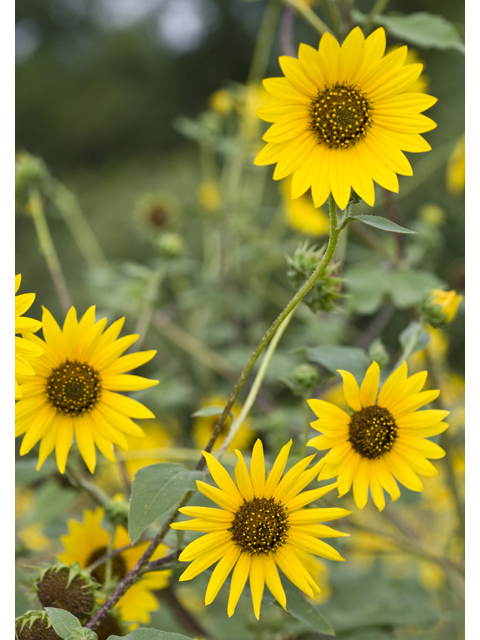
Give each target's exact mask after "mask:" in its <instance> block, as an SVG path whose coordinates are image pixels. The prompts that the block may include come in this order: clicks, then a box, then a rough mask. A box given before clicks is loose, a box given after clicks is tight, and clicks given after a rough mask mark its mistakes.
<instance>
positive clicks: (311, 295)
mask: <svg viewBox="0 0 480 640" xmlns="http://www.w3.org/2000/svg"><path fill="white" fill-rule="evenodd" d="M323 253H324V247H322V248H321V249H318V250H317V249H316V248H315V246H313V247H308V243H307V242H305V244H303V245H300V246H299V247H298V248H297V250H296V251H295V253H294V254H293V257H290V256H287V265H288V270H287V278H288V281H289V283H290V286H291V287H292V289H294V290H295V291H298V290H299V289H300V287H302V286H303V285H304V284H305V282H306V280H308V278H310V276H311V275H312V273H313V272H314V271H315V269H316V268H317V267H318V265H319V264H320V261H321V260H322V257H323ZM342 282H343V278H340V276H339V272H338V264H334V263H333V262H331V263H330V264H329V265H327V268H326V269H325V271H324V273H323V274H322V275H321V276H320V277H319V279H318V280H317V282H316V283H315V284H314V285H313V287H312V288H311V289H310V291H309V292H308V293H307V295H306V296H305V297H304V298H303V302H304V303H305V304H306V305H308V306H309V307H310V309H311V310H312V311H313V312H314V313H317V312H319V311H327V312H329V311H335V310H337V309H338V307H337V305H336V304H335V303H336V301H337V300H338V299H339V298H343V297H344V296H343V295H342V293H341V291H342Z"/></svg>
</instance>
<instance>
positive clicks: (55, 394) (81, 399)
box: [46, 360, 102, 418]
mask: <svg viewBox="0 0 480 640" xmlns="http://www.w3.org/2000/svg"><path fill="white" fill-rule="evenodd" d="M46 390H47V396H48V399H49V400H50V402H51V403H52V404H53V406H54V407H55V409H56V410H57V412H58V413H63V414H64V415H67V416H72V417H73V418H74V417H77V416H81V415H82V414H84V413H85V412H87V411H91V410H92V409H93V407H94V406H95V405H96V404H97V402H98V399H99V397H100V393H101V390H102V387H101V384H100V376H99V374H98V372H97V371H95V369H93V368H92V367H90V366H89V365H88V364H86V363H85V362H78V360H74V361H73V362H70V360H67V361H66V362H64V363H63V364H61V365H60V366H59V367H57V368H56V369H53V371H52V373H51V374H50V376H49V378H48V380H47V387H46Z"/></svg>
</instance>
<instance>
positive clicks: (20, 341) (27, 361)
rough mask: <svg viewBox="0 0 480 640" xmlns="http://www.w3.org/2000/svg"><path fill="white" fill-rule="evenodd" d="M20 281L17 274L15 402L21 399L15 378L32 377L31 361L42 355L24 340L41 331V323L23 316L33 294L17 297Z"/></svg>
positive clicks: (35, 346)
mask: <svg viewBox="0 0 480 640" xmlns="http://www.w3.org/2000/svg"><path fill="white" fill-rule="evenodd" d="M21 281H22V275H21V274H20V273H19V274H18V276H15V400H19V399H20V398H21V397H22V389H21V388H20V385H19V383H18V381H17V376H18V377H21V376H34V375H35V370H34V369H33V367H32V364H33V362H32V359H36V358H38V356H41V355H42V353H43V349H42V347H40V346H39V345H37V344H33V343H32V342H30V340H28V339H26V338H28V335H30V334H33V333H35V332H36V331H38V330H39V329H41V327H42V323H41V322H39V321H38V320H34V319H33V318H26V317H25V316H23V314H24V313H25V312H26V311H27V310H28V309H30V307H31V306H32V304H33V301H34V300H35V294H34V293H23V294H22V295H20V296H17V295H16V293H17V291H18V290H19V288H20V282H21ZM22 316H23V317H22ZM17 333H21V334H23V338H20V337H18V336H17Z"/></svg>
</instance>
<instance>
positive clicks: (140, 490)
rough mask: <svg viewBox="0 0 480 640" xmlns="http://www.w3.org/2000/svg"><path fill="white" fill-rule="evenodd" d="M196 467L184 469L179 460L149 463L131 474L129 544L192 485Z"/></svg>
mask: <svg viewBox="0 0 480 640" xmlns="http://www.w3.org/2000/svg"><path fill="white" fill-rule="evenodd" d="M201 478H203V474H202V473H200V472H198V471H188V469H186V468H185V467H184V466H183V465H180V464H167V463H160V464H153V465H151V466H149V467H144V468H143V469H139V470H138V471H137V473H136V474H135V478H134V480H133V486H132V497H131V499H130V514H129V517H128V533H129V535H130V540H131V541H132V544H135V542H136V541H137V540H138V538H139V537H140V536H141V535H142V533H143V532H144V531H145V529H146V528H147V527H149V526H150V525H151V524H153V522H155V520H156V519H157V518H159V517H160V516H161V515H163V514H164V513H166V512H168V511H170V510H171V509H172V508H173V507H174V506H175V505H176V504H177V503H178V502H180V500H181V499H182V498H183V496H184V495H185V494H186V493H187V491H191V490H194V489H195V488H196V485H195V480H200V479H201Z"/></svg>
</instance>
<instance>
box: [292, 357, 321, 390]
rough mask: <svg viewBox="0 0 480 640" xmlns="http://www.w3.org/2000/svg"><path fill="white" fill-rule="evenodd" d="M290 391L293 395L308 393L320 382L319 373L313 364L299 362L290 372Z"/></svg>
mask: <svg viewBox="0 0 480 640" xmlns="http://www.w3.org/2000/svg"><path fill="white" fill-rule="evenodd" d="M291 380H292V386H291V388H292V391H293V392H294V393H295V395H299V396H304V395H309V394H311V392H312V389H314V388H315V387H318V385H319V384H320V380H321V377H320V374H319V373H318V370H317V368H316V367H315V366H314V365H313V364H308V363H307V364H300V365H298V367H295V369H294V370H293V371H292V373H291Z"/></svg>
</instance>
